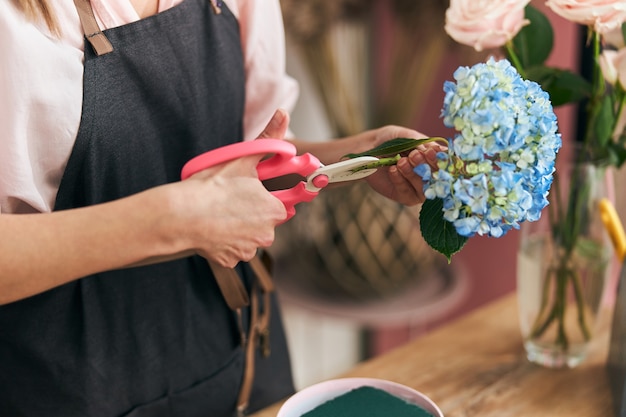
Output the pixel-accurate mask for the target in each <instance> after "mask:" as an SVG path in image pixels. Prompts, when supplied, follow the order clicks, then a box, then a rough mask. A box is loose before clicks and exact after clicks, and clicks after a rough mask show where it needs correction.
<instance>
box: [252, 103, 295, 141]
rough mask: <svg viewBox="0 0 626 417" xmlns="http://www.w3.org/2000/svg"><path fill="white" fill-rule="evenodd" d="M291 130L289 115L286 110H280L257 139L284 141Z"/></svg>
mask: <svg viewBox="0 0 626 417" xmlns="http://www.w3.org/2000/svg"><path fill="white" fill-rule="evenodd" d="M288 128H289V113H287V111H286V110H284V109H278V110H276V112H275V113H274V115H273V116H272V118H271V119H270V121H269V122H268V123H267V126H265V129H263V132H261V134H260V135H259V136H258V137H257V139H269V138H272V139H283V138H284V137H285V134H286V133H287V129H288Z"/></svg>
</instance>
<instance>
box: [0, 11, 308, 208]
mask: <svg viewBox="0 0 626 417" xmlns="http://www.w3.org/2000/svg"><path fill="white" fill-rule="evenodd" d="M181 1H182V0H160V1H159V11H163V10H166V9H168V8H170V7H172V6H174V5H176V4H178V3H179V2H181ZM91 2H92V5H93V8H94V12H95V15H96V18H97V20H98V23H99V24H100V26H101V28H102V29H105V28H111V27H115V26H121V25H124V24H127V23H130V22H133V21H136V20H138V19H139V16H138V15H137V13H136V11H135V9H134V8H133V7H132V5H131V3H130V1H129V0H91ZM51 3H52V6H53V9H54V12H55V13H56V16H57V18H58V22H59V25H60V27H61V28H62V36H61V38H60V39H59V38H58V37H55V36H53V35H51V34H50V32H49V31H48V29H47V27H46V26H45V24H44V23H43V22H37V23H31V22H28V21H27V20H26V19H25V18H24V16H23V14H22V13H21V12H20V11H19V10H18V9H17V8H16V6H15V4H14V2H11V1H5V0H2V1H0V51H2V54H0V65H1V67H0V212H1V213H29V212H49V211H51V210H52V208H53V205H54V199H55V197H56V193H57V190H58V187H59V183H60V181H61V176H62V174H63V171H64V169H65V165H66V163H67V160H68V158H69V155H70V152H71V150H72V146H73V144H74V140H75V138H76V134H77V131H78V125H79V123H80V115H81V104H82V77H83V46H84V45H83V33H82V29H81V26H80V21H79V18H78V14H77V12H76V9H75V7H74V2H73V1H71V0H52V1H51ZM225 3H226V4H227V5H228V7H229V9H230V10H231V11H232V12H233V13H234V14H235V16H236V17H237V18H238V20H239V24H240V28H241V39H242V46H243V52H244V60H245V67H246V68H245V69H246V107H245V115H244V132H245V139H246V140H251V139H253V138H255V137H256V136H257V135H258V134H259V133H260V132H261V131H262V130H263V128H264V127H265V125H266V123H267V121H268V120H269V118H270V117H271V115H272V114H273V113H274V111H275V110H276V109H277V108H279V107H280V108H285V109H287V110H291V109H292V107H293V105H294V104H295V101H296V99H297V96H298V85H297V83H296V82H295V81H294V80H293V79H292V78H290V77H289V76H288V75H287V74H286V73H285V56H284V54H285V45H284V32H283V22H282V16H281V13H280V5H279V0H263V1H258V0H256V1H255V0H225Z"/></svg>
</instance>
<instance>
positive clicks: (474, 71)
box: [415, 58, 561, 237]
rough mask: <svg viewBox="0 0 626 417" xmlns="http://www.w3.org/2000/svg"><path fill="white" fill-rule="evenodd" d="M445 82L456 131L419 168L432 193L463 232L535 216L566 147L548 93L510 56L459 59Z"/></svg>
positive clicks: (494, 232) (497, 228)
mask: <svg viewBox="0 0 626 417" xmlns="http://www.w3.org/2000/svg"><path fill="white" fill-rule="evenodd" d="M454 79H455V80H456V82H452V81H446V82H445V84H444V92H445V98H444V105H443V109H442V113H441V115H442V117H443V121H444V124H445V126H447V127H451V128H454V129H455V130H456V131H457V133H456V134H455V136H454V137H453V138H452V139H450V140H449V141H448V142H449V147H448V151H447V152H440V153H439V154H438V155H437V157H438V162H437V165H438V169H437V170H431V168H430V166H429V165H427V164H422V165H420V166H418V167H416V168H415V172H416V173H417V174H418V175H419V176H420V177H421V178H422V180H423V181H424V194H425V196H426V198H428V199H435V198H440V199H442V200H443V216H444V218H445V219H446V220H448V221H450V222H451V223H453V224H454V226H455V227H456V230H457V232H458V233H459V234H460V235H462V236H467V237H471V236H474V235H475V234H478V235H488V236H493V237H500V236H503V235H504V234H505V233H507V232H508V231H509V230H511V229H512V228H516V229H517V228H519V224H520V223H521V222H524V221H536V220H538V219H539V217H540V215H541V211H542V209H543V208H544V207H545V206H546V205H547V204H548V200H547V196H548V192H549V190H550V186H551V184H552V174H553V172H554V167H555V160H556V154H557V152H558V151H559V149H560V148H561V136H560V134H559V133H557V120H556V115H555V114H554V111H553V108H552V104H551V103H550V98H549V96H548V94H547V93H546V92H545V91H543V90H542V89H541V87H540V86H539V84H537V83H535V82H532V81H529V80H524V79H523V78H522V77H521V76H520V75H519V73H518V72H517V71H516V69H515V68H514V67H513V66H512V65H511V64H510V62H509V61H507V60H499V61H496V60H494V59H493V58H491V59H489V60H488V61H487V62H485V63H479V64H476V65H474V66H473V67H471V68H469V67H460V68H458V69H457V70H456V71H455V73H454Z"/></svg>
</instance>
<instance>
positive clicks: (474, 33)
mask: <svg viewBox="0 0 626 417" xmlns="http://www.w3.org/2000/svg"><path fill="white" fill-rule="evenodd" d="M545 6H547V8H549V9H551V10H552V11H553V12H554V13H555V14H556V15H559V16H560V17H562V18H564V19H566V20H568V21H570V22H573V23H575V24H577V25H580V27H581V28H583V27H586V28H587V39H586V45H587V49H588V50H589V52H590V59H589V64H590V71H589V74H578V73H576V72H573V71H570V70H568V69H563V68H557V67H552V66H548V65H546V60H547V59H548V57H549V55H550V54H551V52H552V48H553V39H554V33H553V30H552V27H551V23H550V21H549V20H548V19H547V17H546V16H545V15H544V14H543V13H542V12H540V11H539V9H537V8H534V7H532V6H531V5H529V0H506V1H501V2H488V1H471V0H469V1H468V0H452V1H451V2H450V7H449V9H448V10H447V12H446V26H445V29H446V31H447V32H448V34H449V35H450V36H451V37H452V38H453V39H455V40H456V41H458V42H460V43H463V44H467V45H470V46H473V47H474V49H476V50H477V51H481V50H492V53H500V54H503V55H504V56H505V57H506V58H508V59H509V60H510V61H511V62H512V63H513V65H514V66H515V67H516V69H517V70H518V71H519V73H520V74H521V75H522V77H524V78H526V79H530V80H533V81H535V82H537V83H538V84H540V85H541V86H542V88H543V89H544V90H545V91H547V92H548V93H549V96H550V100H551V102H552V104H553V105H554V106H560V105H563V104H569V103H579V106H581V114H582V117H583V119H584V120H583V124H582V125H583V128H582V130H581V132H579V137H578V138H577V140H572V141H571V142H573V143H572V148H573V149H574V152H573V157H572V159H570V160H567V161H563V162H562V163H561V165H560V168H558V169H557V172H556V174H555V179H554V187H553V188H554V193H553V195H551V198H550V201H551V203H552V204H551V205H550V206H549V207H548V213H547V215H548V219H547V220H548V221H547V222H545V223H547V226H546V230H547V234H546V235H545V236H543V237H541V238H537V237H536V236H530V235H529V232H530V229H529V228H527V229H528V230H526V231H525V230H523V233H522V242H521V248H520V258H519V261H518V294H519V295H520V315H521V317H520V318H521V324H522V330H523V333H524V337H525V345H526V348H527V351H528V355H529V358H530V359H531V360H533V361H536V362H540V363H543V364H545V365H549V366H563V365H566V366H575V365H576V364H577V363H579V362H580V361H581V360H582V358H583V357H584V354H585V353H584V349H585V345H586V343H587V342H588V341H589V339H590V338H591V336H592V331H593V324H594V320H595V317H596V315H597V311H598V307H599V304H600V300H601V294H602V291H603V288H604V286H603V284H604V278H605V275H606V272H607V271H608V268H607V266H608V264H609V260H610V246H604V243H605V241H606V240H607V239H606V234H605V233H603V232H604V231H603V230H602V229H603V228H602V227H601V222H600V219H599V215H598V208H597V203H598V201H599V199H600V198H602V197H603V196H604V195H603V194H602V192H603V190H602V188H601V183H602V181H603V177H604V175H603V174H604V172H605V169H606V168H607V167H611V166H614V167H619V166H621V165H622V164H623V162H624V160H625V159H626V147H625V144H626V131H625V130H624V116H625V114H624V113H625V112H624V111H623V109H624V104H625V103H626V93H625V90H624V87H625V86H626V48H624V39H625V37H626V26H625V25H624V21H626V2H624V1H611V0H548V1H546V2H545ZM583 75H584V76H583ZM561 171H562V172H561ZM598 225H600V226H598ZM524 232H525V233H524ZM533 239H535V240H533ZM538 239H542V240H541V241H540V240H538ZM533 264H534V265H536V268H535V269H533V268H531V267H529V265H533ZM536 278H539V281H538V282H537V281H536Z"/></svg>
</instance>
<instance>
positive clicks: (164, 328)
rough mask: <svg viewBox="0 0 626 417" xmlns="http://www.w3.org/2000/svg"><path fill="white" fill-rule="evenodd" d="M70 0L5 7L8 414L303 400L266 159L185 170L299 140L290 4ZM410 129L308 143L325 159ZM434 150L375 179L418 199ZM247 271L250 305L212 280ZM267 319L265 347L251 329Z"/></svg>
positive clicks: (116, 412)
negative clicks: (263, 144) (286, 38)
mask: <svg viewBox="0 0 626 417" xmlns="http://www.w3.org/2000/svg"><path fill="white" fill-rule="evenodd" d="M74 3H75V4H72V2H68V1H66V0H9V1H3V2H0V44H1V49H2V51H3V54H2V58H0V59H1V60H2V64H3V66H2V70H1V71H0V86H1V87H2V91H1V92H0V213H1V214H0V235H1V236H2V239H0V304H1V305H0V387H2V389H1V390H0V415H2V416H46V417H48V416H63V417H71V416H81V417H83V416H90V417H100V416H107V417H109V416H177V417H179V416H185V417H189V416H200V415H202V416H207V415H208V416H215V417H219V416H231V415H235V412H239V413H240V414H242V413H243V412H245V411H253V410H256V409H258V408H260V407H263V406H266V405H268V404H270V403H272V402H274V401H277V400H279V399H280V398H283V397H285V396H287V395H289V394H290V393H291V392H292V390H293V388H292V385H291V375H290V371H289V365H288V356H287V353H286V350H285V341H284V337H283V334H282V330H281V327H280V320H279V318H278V317H277V313H278V312H277V309H276V306H275V301H274V300H273V299H272V300H271V301H269V299H266V301H265V302H262V301H259V300H257V302H256V307H254V300H256V298H255V297H254V294H255V291H253V290H255V289H258V288H259V287H262V289H266V290H267V289H268V288H267V286H264V285H263V284H262V283H263V282H264V280H263V279H261V276H262V275H263V271H260V270H259V267H258V262H257V263H256V265H257V267H256V268H255V271H256V273H252V271H251V268H250V266H249V265H248V263H247V261H251V260H253V259H255V258H254V256H255V254H256V252H257V250H258V249H259V248H263V247H268V246H270V245H271V244H272V241H273V238H274V228H275V226H276V225H277V224H279V223H280V222H282V221H283V220H284V219H285V217H286V212H285V208H284V207H283V205H282V204H281V202H280V201H279V200H277V199H276V198H274V197H273V196H272V195H271V194H270V193H269V192H268V191H267V190H266V189H265V188H264V187H263V185H262V184H261V182H260V181H259V180H258V178H257V176H256V169H255V167H256V164H257V163H258V162H259V160H260V158H261V157H262V155H259V156H254V157H246V158H241V159H239V160H236V161H233V162H229V163H225V164H222V165H220V166H217V167H213V168H210V169H207V170H205V171H203V172H201V173H198V174H196V175H194V176H193V177H191V178H190V179H188V180H185V181H179V176H180V170H181V168H182V166H183V165H184V163H185V162H186V161H187V160H189V159H190V158H192V157H194V156H196V155H198V154H200V153H202V152H205V151H207V150H210V149H213V148H216V147H219V146H223V145H226V144H229V143H232V142H235V141H240V140H251V139H254V138H255V137H274V138H280V139H283V138H285V137H286V136H287V137H288V136H290V135H289V129H288V125H289V117H288V113H287V112H286V111H285V110H276V109H277V108H287V109H288V108H290V107H291V106H292V105H293V103H294V101H295V98H296V94H297V87H296V85H295V84H294V82H293V80H291V79H289V78H288V77H287V76H286V75H285V72H284V56H283V54H284V43H283V33H282V21H281V15H280V8H279V4H278V1H275V0H273V1H263V2H260V1H256V2H255V1H254V0H231V1H224V2H210V1H209V0H185V1H182V0H91V2H89V1H88V0H76V1H75V2H74ZM266 123H267V124H266ZM406 136H412V137H417V136H418V133H417V132H415V131H412V130H409V129H404V128H400V127H395V126H387V127H384V128H381V129H377V130H372V131H368V132H364V133H362V134H360V135H356V136H354V137H350V138H345V139H342V140H337V141H332V142H330V143H323V144H322V143H307V142H304V141H295V140H294V143H295V144H296V146H297V147H298V150H299V152H311V153H313V154H315V155H316V156H318V157H319V158H320V160H321V161H322V162H324V163H329V162H334V161H337V160H338V159H339V158H340V156H341V155H344V154H346V153H349V152H358V151H360V150H365V149H369V148H372V147H374V146H376V145H378V144H380V143H382V142H383V141H386V140H389V139H391V138H394V137H406ZM434 153H435V152H434V149H432V148H431V149H428V150H421V151H415V152H413V153H412V154H411V155H409V156H408V157H404V158H402V159H401V160H400V161H399V162H398V165H397V166H396V167H392V168H389V169H385V170H380V172H377V173H376V174H374V175H373V176H371V177H370V178H369V179H368V181H369V182H370V184H371V185H372V186H373V187H374V188H375V189H377V190H378V191H379V192H381V193H382V194H384V195H386V196H388V197H390V198H393V199H394V200H396V201H399V202H401V203H404V204H417V203H419V202H420V201H422V200H423V196H422V194H421V182H420V181H419V180H418V178H417V176H415V175H414V174H413V172H412V168H413V166H415V165H416V164H418V163H421V162H424V161H428V162H430V163H432V162H433V161H434ZM207 261H208V262H207ZM242 261H243V262H242ZM236 265H237V268H236V269H237V272H238V273H239V275H240V276H241V280H243V282H244V283H245V285H246V294H244V296H243V298H246V297H247V294H248V293H249V294H251V295H252V296H251V298H252V301H253V303H252V305H253V307H254V308H247V307H245V308H244V307H242V306H241V305H237V306H233V305H232V303H231V301H232V300H231V299H230V298H229V297H230V296H229V295H228V291H226V290H224V289H223V288H222V287H221V286H220V285H221V284H220V283H219V282H218V281H216V279H220V276H221V275H224V271H225V270H226V269H225V268H232V267H235V266H236ZM253 265H255V264H253ZM212 271H218V272H216V274H217V276H215V277H214V276H213V273H212ZM226 271H229V270H226ZM231 272H232V271H231ZM225 275H226V276H228V273H227V272H226V273H225ZM255 276H257V277H255ZM230 278H232V276H230ZM235 281H237V282H240V281H239V278H237V279H236V280H235ZM226 282H229V281H228V277H227V279H226ZM258 282H261V284H258ZM261 292H262V291H261ZM265 295H267V294H265ZM244 301H247V300H244ZM270 303H271V309H266V308H265V307H269V306H270ZM233 310H234V311H233ZM257 310H258V311H257ZM270 311H271V317H272V320H271V325H270V326H271V329H265V328H264V330H268V331H269V332H270V333H269V334H271V349H272V350H271V355H263V354H261V353H265V354H267V353H268V352H267V351H266V352H259V351H255V350H249V349H248V347H249V346H253V345H252V344H250V343H247V340H248V339H250V337H249V336H250V335H252V336H254V337H253V339H255V340H256V338H257V337H256V333H254V332H255V331H256V330H254V328H255V326H256V324H255V323H258V322H259V320H260V319H259V317H262V318H263V319H267V314H268V313H269V312H270ZM257 313H258V314H257ZM251 323H252V325H251ZM246 335H247V336H246ZM244 351H245V352H244ZM251 352H252V353H251ZM251 364H252V365H251ZM252 367H253V371H254V372H253V371H252ZM252 374H254V383H253V385H250V384H252V382H250V381H251V375H252Z"/></svg>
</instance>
